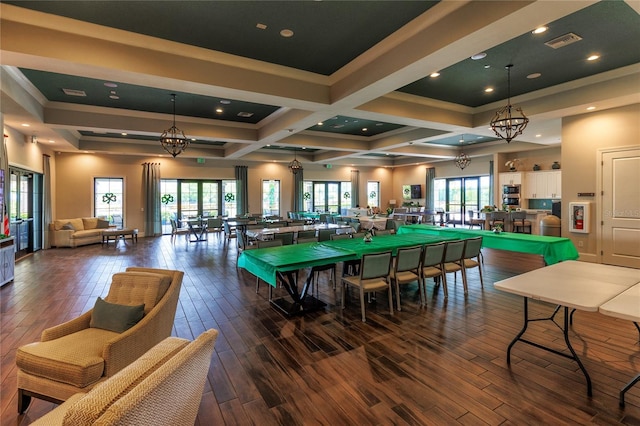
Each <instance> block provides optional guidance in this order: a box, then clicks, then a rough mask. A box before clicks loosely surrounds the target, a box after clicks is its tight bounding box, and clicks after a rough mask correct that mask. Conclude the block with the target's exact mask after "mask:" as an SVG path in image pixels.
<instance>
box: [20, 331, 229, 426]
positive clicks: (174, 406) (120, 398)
mask: <svg viewBox="0 0 640 426" xmlns="http://www.w3.org/2000/svg"><path fill="white" fill-rule="evenodd" d="M217 336H218V331H217V330H214V329H211V330H207V331H205V332H204V333H202V334H201V335H200V336H198V338H196V340H194V341H193V342H189V341H188V340H185V339H179V338H177V337H168V338H166V339H165V340H163V341H162V342H160V343H159V344H157V345H156V346H154V347H153V348H152V349H151V350H149V351H148V352H146V353H145V354H144V355H142V357H140V358H138V359H137V360H136V361H134V362H133V363H132V364H131V365H129V366H127V367H125V368H124V369H122V370H121V371H120V372H119V373H117V374H116V375H114V376H113V377H110V378H109V379H107V380H105V381H104V382H102V383H100V384H99V385H97V386H95V387H94V388H93V389H91V391H89V392H88V393H86V394H85V393H77V394H75V395H73V396H72V397H70V398H69V399H68V400H67V401H65V402H64V403H63V404H62V405H60V406H59V407H57V408H56V409H54V410H53V411H51V412H49V413H48V414H46V415H45V416H44V417H41V418H40V419H38V420H37V421H36V422H34V423H32V425H33V426H59V425H60V426H67V425H68V426H82V425H110V426H113V425H193V424H194V423H195V420H196V417H197V415H198V409H199V407H200V401H201V400H202V391H203V388H204V383H205V380H206V379H207V373H208V371H209V365H210V362H211V355H212V353H213V346H214V343H215V340H216V337H217Z"/></svg>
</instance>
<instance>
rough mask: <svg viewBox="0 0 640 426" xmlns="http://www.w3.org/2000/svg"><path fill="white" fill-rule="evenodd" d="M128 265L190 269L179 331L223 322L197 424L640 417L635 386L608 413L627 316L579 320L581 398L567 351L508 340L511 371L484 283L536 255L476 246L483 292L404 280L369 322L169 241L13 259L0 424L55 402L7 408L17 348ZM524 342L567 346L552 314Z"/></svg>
mask: <svg viewBox="0 0 640 426" xmlns="http://www.w3.org/2000/svg"><path fill="white" fill-rule="evenodd" d="M134 265H140V266H149V267H159V268H171V269H180V270H183V271H184V272H185V277H184V282H183V285H182V291H181V294H180V300H179V304H178V311H177V314H176V319H175V325H174V331H173V334H174V335H176V336H179V337H184V338H188V339H193V338H195V337H196V336H197V335H199V334H200V333H201V332H202V331H203V330H205V329H208V328H216V329H218V330H220V336H219V337H218V340H217V342H216V345H215V352H214V355H213V358H212V363H211V368H210V370H209V374H208V377H207V382H206V385H205V389H204V394H203V397H202V402H201V405H200V411H199V414H198V419H197V424H199V425H212V424H226V425H236V424H237V425H250V424H256V425H329V424H331V425H352V424H358V425H392V424H393V425H404V424H409V425H453V424H463V425H466V424H473V425H477V424H489V425H500V424H536V425H538V424H548V425H551V424H553V425H556V424H557V425H562V424H591V423H593V424H636V425H639V424H640V385H639V386H637V387H636V388H634V389H632V390H631V391H630V392H628V394H627V398H626V399H627V405H626V408H624V409H621V408H619V407H618V392H619V390H620V389H621V388H622V387H623V386H624V385H625V383H627V382H628V381H629V380H630V379H631V378H632V377H633V376H635V375H636V374H637V373H638V372H639V371H640V357H639V353H640V346H639V344H638V332H637V331H636V329H635V327H634V326H633V324H632V323H630V322H628V321H622V320H616V319H613V318H610V317H605V316H602V315H599V314H591V313H584V312H577V313H576V315H575V322H574V325H573V329H572V332H571V339H572V342H573V344H574V347H575V349H576V351H577V352H578V354H579V355H580V356H581V358H582V360H583V362H584V364H585V366H586V368H587V370H588V371H589V373H590V374H591V378H592V381H593V397H592V398H588V397H587V395H586V385H585V380H584V376H583V375H582V373H581V372H580V370H579V368H578V366H577V365H576V364H575V362H573V361H571V360H569V359H565V358H563V357H559V356H557V355H555V354H551V353H547V352H545V351H542V350H539V349H537V348H533V347H530V346H528V345H524V344H522V343H518V344H516V345H515V347H514V349H513V352H512V364H511V366H510V367H509V366H508V365H507V364H506V348H507V345H508V344H509V342H510V341H511V339H512V338H513V337H514V336H515V335H516V333H517V332H518V331H519V329H520V328H521V325H522V299H521V298H520V297H517V296H514V295H510V294H506V293H501V292H499V291H497V290H495V289H494V288H493V285H492V283H493V282H495V281H497V280H500V279H503V278H506V277H509V276H512V275H514V274H517V273H521V272H524V271H526V270H530V269H534V268H537V267H540V266H541V262H540V260H539V259H538V258H535V259H534V260H533V261H532V257H530V256H523V255H517V254H514V253H508V252H499V251H491V250H486V253H485V267H484V279H485V285H484V288H481V287H480V282H479V278H478V274H477V271H472V272H470V274H469V275H470V277H469V294H468V296H467V297H466V298H465V297H464V294H463V292H462V283H461V278H460V276H458V282H457V283H456V284H455V285H454V284H453V276H452V275H450V279H449V283H450V285H449V298H448V300H444V298H443V295H442V289H441V288H436V289H434V286H433V281H430V282H429V285H428V305H427V307H426V308H421V307H420V305H419V299H418V294H417V287H416V286H415V285H409V286H405V287H404V289H403V290H402V293H401V296H402V311H401V312H394V315H393V316H391V315H389V311H388V304H387V297H386V295H384V294H379V295H378V298H377V301H373V302H372V303H369V304H367V308H366V309H367V322H366V323H362V322H361V321H360V307H359V302H358V298H357V295H356V294H355V293H353V292H352V293H351V295H350V297H349V300H348V303H347V306H346V308H345V309H344V310H341V309H339V307H337V305H339V291H334V290H333V289H332V287H331V286H330V285H329V284H328V275H324V276H323V277H322V279H323V281H322V284H321V286H320V299H322V300H324V301H326V302H327V303H328V306H327V308H326V309H325V310H323V311H320V312H316V313H313V314H310V315H307V316H304V317H295V318H286V317H284V316H282V315H281V314H280V313H279V312H277V311H276V310H275V309H273V308H271V307H270V305H269V303H268V301H267V285H266V284H262V285H261V286H260V293H259V294H256V292H255V278H254V277H253V276H252V275H251V274H249V273H247V272H246V271H244V270H242V269H237V268H236V250H235V241H232V243H231V249H228V247H227V244H226V243H225V242H224V239H223V238H219V237H218V236H216V235H209V240H208V241H207V242H201V243H187V242H185V240H184V238H181V237H180V238H178V240H177V241H176V242H175V243H172V242H171V240H170V238H169V237H168V236H165V237H161V238H141V239H140V240H139V242H138V243H137V244H133V243H132V242H131V241H130V240H127V242H126V243H125V242H122V241H120V242H118V243H117V245H115V246H114V244H113V243H112V244H109V245H108V246H101V245H99V244H98V245H92V246H86V247H80V248H76V249H52V250H44V251H40V252H37V253H35V254H33V255H32V256H30V257H28V258H26V259H24V260H21V261H20V262H19V263H18V264H17V265H16V279H15V282H13V283H10V284H7V285H5V286H3V287H2V288H1V289H0V305H1V307H0V308H1V315H2V317H1V324H2V329H1V342H0V344H1V354H2V360H1V364H0V368H1V371H0V380H1V385H2V390H1V393H2V394H1V398H0V404H1V405H0V406H1V410H2V412H1V416H0V422H1V424H2V425H27V424H29V423H31V422H32V421H33V420H34V419H37V418H38V417H40V416H42V415H43V414H45V413H46V412H48V411H50V410H51V409H53V408H54V407H55V405H54V404H51V403H48V402H44V401H40V400H34V402H33V403H32V404H31V406H30V407H29V409H28V410H27V412H26V413H25V414H24V415H22V416H18V415H17V402H16V397H17V391H16V368H15V351H16V348H17V347H18V346H20V345H23V344H25V343H29V342H32V341H36V340H38V339H39V336H40V333H41V331H42V330H43V329H44V328H46V327H49V326H52V325H54V324H58V323H61V322H64V321H66V320H68V319H70V318H73V317H76V316H78V315H79V314H81V313H82V312H84V311H86V310H88V309H90V308H91V307H92V306H93V304H94V303H95V300H96V298H97V297H98V296H104V295H105V294H106V292H107V289H108V286H109V284H110V280H111V275H112V274H113V273H115V272H118V271H122V270H123V269H124V268H126V267H127V266H134ZM339 273H340V270H339V271H338V274H339ZM275 294H276V295H277V294H282V293H281V290H276V291H275ZM530 310H531V311H532V313H536V314H541V315H548V314H549V313H550V312H551V311H552V310H553V307H552V306H549V305H548V304H545V303H538V302H532V303H530ZM559 319H560V320H561V316H560V318H559ZM528 336H529V337H530V338H532V339H537V340H540V341H542V342H544V343H545V344H548V345H552V346H554V347H557V348H558V349H563V339H562V335H561V333H560V330H558V328H556V327H555V326H554V325H553V324H551V323H548V322H538V323H536V324H533V325H532V326H530V328H529V331H528Z"/></svg>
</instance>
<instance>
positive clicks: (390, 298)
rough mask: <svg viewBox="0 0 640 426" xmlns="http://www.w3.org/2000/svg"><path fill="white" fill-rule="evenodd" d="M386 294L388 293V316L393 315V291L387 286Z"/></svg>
mask: <svg viewBox="0 0 640 426" xmlns="http://www.w3.org/2000/svg"><path fill="white" fill-rule="evenodd" d="M396 285H397V284H396ZM388 292H389V314H391V315H393V295H392V293H393V291H391V286H389V290H388ZM398 297H400V295H398ZM398 300H399V299H398ZM398 306H400V305H398ZM398 310H400V309H399V308H398Z"/></svg>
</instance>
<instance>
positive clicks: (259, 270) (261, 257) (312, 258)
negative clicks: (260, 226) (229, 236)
mask: <svg viewBox="0 0 640 426" xmlns="http://www.w3.org/2000/svg"><path fill="white" fill-rule="evenodd" d="M353 259H357V256H356V254H355V253H354V252H353V251H350V250H344V249H341V248H337V247H329V246H325V245H324V244H322V243H303V244H292V245H286V246H280V247H267V248H262V249H253V250H245V251H243V252H242V253H241V255H240V258H239V259H238V266H239V267H241V268H244V269H246V270H247V271H249V272H251V273H252V274H253V275H255V276H257V277H259V278H261V279H263V280H264V281H265V282H267V283H269V284H271V285H272V286H274V287H275V286H276V272H278V271H280V272H287V271H297V270H298V269H303V268H310V267H313V266H321V265H327V264H330V263H337V262H343V261H345V260H353Z"/></svg>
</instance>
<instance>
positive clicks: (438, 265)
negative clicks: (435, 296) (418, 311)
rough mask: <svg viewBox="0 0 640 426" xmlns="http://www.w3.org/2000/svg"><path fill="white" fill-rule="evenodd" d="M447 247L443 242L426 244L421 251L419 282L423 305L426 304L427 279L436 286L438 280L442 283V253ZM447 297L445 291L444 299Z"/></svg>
mask: <svg viewBox="0 0 640 426" xmlns="http://www.w3.org/2000/svg"><path fill="white" fill-rule="evenodd" d="M446 247H447V245H446V243H445V242H441V243H434V244H427V245H425V246H424V249H423V250H422V262H421V268H422V269H421V271H420V272H421V274H420V275H421V276H420V278H421V280H422V294H423V299H422V300H423V301H424V303H426V302H427V278H433V279H434V281H435V283H436V284H435V285H436V286H437V285H438V280H439V279H441V280H442V281H443V282H444V278H443V272H442V271H443V269H444V268H443V266H442V261H443V260H444V251H445V249H446ZM447 296H448V295H447V294H446V291H445V297H447Z"/></svg>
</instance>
